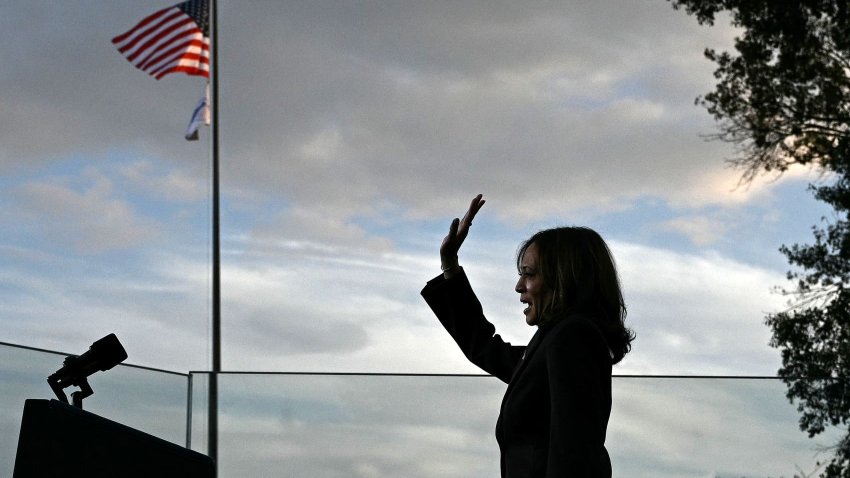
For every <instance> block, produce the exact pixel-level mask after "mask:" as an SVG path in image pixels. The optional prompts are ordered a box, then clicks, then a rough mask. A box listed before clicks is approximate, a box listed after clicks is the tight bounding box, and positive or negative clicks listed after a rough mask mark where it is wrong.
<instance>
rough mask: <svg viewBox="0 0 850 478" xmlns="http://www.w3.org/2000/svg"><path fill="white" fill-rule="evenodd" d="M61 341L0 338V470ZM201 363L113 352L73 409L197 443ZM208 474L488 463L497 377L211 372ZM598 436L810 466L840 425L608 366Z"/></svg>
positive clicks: (483, 467)
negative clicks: (214, 458) (160, 361)
mask: <svg viewBox="0 0 850 478" xmlns="http://www.w3.org/2000/svg"><path fill="white" fill-rule="evenodd" d="M64 355H65V354H61V353H57V352H52V351H46V350H39V349H34V348H30V347H23V346H19V345H13V344H5V343H0V381H2V386H0V430H2V433H0V476H11V472H12V469H13V467H14V458H15V451H16V446H17V437H18V431H19V429H20V419H21V411H22V408H23V403H24V400H26V399H28V398H52V391H51V390H50V387H49V386H48V385H47V383H46V381H45V379H46V377H47V375H49V374H50V373H52V372H53V371H55V370H56V369H57V368H58V367H59V366H60V365H61V363H62V360H63V358H64ZM208 377H209V375H208V373H207V372H192V373H189V374H180V373H174V372H169V371H164V370H156V369H150V368H144V367H136V366H128V365H119V366H117V367H115V368H114V369H112V370H110V371H108V372H103V373H99V374H95V375H93V376H92V377H90V383H91V385H92V387H93V388H94V390H95V394H94V395H92V396H91V397H89V398H87V399H86V401H85V408H86V410H89V411H92V412H94V413H97V414H99V415H101V416H104V417H107V418H109V419H111V420H114V421H118V422H120V423H123V424H126V425H129V426H131V427H134V428H138V429H140V430H143V431H145V432H147V433H150V434H152V435H155V436H158V437H160V438H163V439H166V440H168V441H171V442H173V443H177V444H180V445H187V444H188V445H189V446H190V447H191V448H192V449H195V450H197V451H200V452H203V453H205V452H206V440H207V428H206V420H207V415H206V402H207V388H206V384H207V382H208V380H207V379H208ZM218 389H219V399H218V408H219V420H218V426H219V447H218V449H219V475H218V476H219V477H221V478H229V477H240V478H241V477H245V478H250V477H258V478H259V477H267V476H286V477H311V478H313V477H398V476H402V477H406V478H418V477H428V478H438V477H446V478H449V477H463V478H476V477H481V478H484V477H486V478H491V477H493V476H498V474H499V473H498V463H499V457H498V447H497V445H496V441H495V438H494V434H493V430H494V426H495V422H496V417H497V415H498V410H499V404H500V402H501V398H502V394H503V393H504V389H505V385H504V384H502V383H501V382H500V381H498V380H497V379H495V378H492V377H488V376H484V375H480V376H478V375H420V374H374V373H364V374H338V373H329V374H325V373H231V372H226V373H221V374H219V379H218ZM613 389H614V405H613V412H612V416H611V421H610V425H609V428H608V440H607V447H608V450H609V453H610V455H611V461H612V463H613V467H614V476H620V477H626V476H628V477H653V478H665V477H676V478H679V477H695V478H697V477H698V478H705V477H715V478H721V477H723V478H730V477H740V476H747V477H751V478H752V477H768V476H772V477H777V476H785V477H792V476H794V475H795V474H797V475H801V476H807V475H808V476H817V473H813V472H814V471H815V470H816V468H817V465H816V463H817V462H819V461H820V462H823V461H824V460H825V459H826V458H827V456H828V453H826V452H824V451H823V450H824V449H826V448H827V447H828V446H829V445H831V444H833V443H835V441H836V440H837V439H838V437H839V434H840V431H837V430H833V431H828V432H827V433H825V434H823V435H821V436H818V437H815V438H814V439H809V438H808V437H807V436H806V435H805V434H804V433H803V432H801V431H799V429H798V428H797V420H798V412H797V411H796V409H795V406H794V405H792V404H790V403H789V402H788V400H787V399H786V398H785V385H784V384H783V383H782V382H781V381H780V380H778V379H776V378H771V377H681V376H676V377H671V376H616V377H615V378H614V382H613Z"/></svg>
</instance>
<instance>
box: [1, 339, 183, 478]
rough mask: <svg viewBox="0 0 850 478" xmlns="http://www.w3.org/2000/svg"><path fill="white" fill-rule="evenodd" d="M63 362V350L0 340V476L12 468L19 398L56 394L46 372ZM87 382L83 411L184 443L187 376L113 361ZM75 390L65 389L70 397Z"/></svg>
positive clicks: (6, 473)
mask: <svg viewBox="0 0 850 478" xmlns="http://www.w3.org/2000/svg"><path fill="white" fill-rule="evenodd" d="M82 352H84V351H81V353H82ZM64 360H65V355H63V354H59V353H52V352H42V351H37V350H31V349H26V348H20V347H14V346H9V345H4V344H0V430H3V432H2V433H0V476H12V471H13V470H14V466H15V465H14V463H15V454H16V452H17V446H18V434H19V433H20V429H21V415H22V412H23V409H24V401H25V400H26V399H29V398H35V399H52V398H56V396H55V395H54V394H53V390H51V388H50V386H49V385H48V384H47V376H48V375H50V374H52V373H53V372H55V371H57V370H59V368H60V367H61V366H62V362H63V361H64ZM88 381H89V384H90V385H91V387H92V389H93V390H94V395H92V396H90V397H88V398H86V399H84V400H83V408H84V409H85V410H87V411H90V412H92V413H95V414H97V415H100V416H102V417H105V418H108V419H110V420H113V421H116V422H119V423H122V424H124V425H127V426H130V427H133V428H136V429H139V430H142V431H144V432H146V433H149V434H151V435H154V436H157V437H159V438H162V439H164V440H168V441H170V442H173V443H176V444H178V445H185V444H186V419H187V416H186V414H187V390H188V388H187V383H188V382H187V381H188V377H187V376H186V375H183V374H176V373H169V372H162V371H155V370H148V369H141V368H137V367H129V366H125V365H118V366H116V367H115V368H113V369H111V370H107V371H105V372H97V373H95V374H94V375H92V376H90V377H89V380H88ZM75 390H76V388H75V387H69V388H67V389H66V394H67V395H68V397H69V400H70V393H71V392H73V391H75Z"/></svg>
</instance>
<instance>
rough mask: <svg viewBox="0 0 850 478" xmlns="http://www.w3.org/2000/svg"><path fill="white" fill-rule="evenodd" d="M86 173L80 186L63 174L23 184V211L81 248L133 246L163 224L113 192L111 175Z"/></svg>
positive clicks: (61, 240) (53, 237)
mask: <svg viewBox="0 0 850 478" xmlns="http://www.w3.org/2000/svg"><path fill="white" fill-rule="evenodd" d="M87 175H88V176H89V179H90V184H89V185H87V186H86V187H84V189H83V190H82V191H78V190H77V189H75V188H73V187H71V186H70V185H68V184H64V182H63V181H62V180H61V179H58V180H47V181H31V182H28V183H26V184H24V185H22V186H21V187H20V188H18V190H17V191H16V193H17V194H16V199H17V202H18V203H19V206H20V208H21V210H20V214H21V215H22V216H23V217H24V218H25V219H26V220H27V222H28V224H30V225H35V226H36V227H39V228H41V229H43V230H44V231H45V234H44V237H45V238H47V239H48V240H50V241H53V242H55V243H58V244H60V245H63V246H64V245H69V246H70V247H72V248H73V249H74V250H75V251H77V252H79V253H82V254H96V253H101V252H105V251H113V250H121V249H124V250H126V249H131V248H134V247H137V246H138V245H139V244H142V243H144V242H146V241H149V240H150V239H152V238H154V237H156V236H157V234H158V233H159V224H158V223H157V222H156V221H155V220H153V219H151V218H147V217H143V216H141V215H139V214H138V213H137V212H136V211H135V210H134V208H133V205H132V204H131V203H129V202H128V201H126V200H123V199H120V198H117V197H115V195H114V191H113V187H112V181H111V180H109V179H108V178H107V177H105V176H103V175H101V174H100V173H99V172H97V171H94V170H90V171H89V172H88V174H87Z"/></svg>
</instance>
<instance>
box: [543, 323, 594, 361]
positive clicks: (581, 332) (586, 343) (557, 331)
mask: <svg viewBox="0 0 850 478" xmlns="http://www.w3.org/2000/svg"><path fill="white" fill-rule="evenodd" d="M548 328H549V330H548V331H547V332H546V335H547V337H548V338H549V342H550V343H551V344H552V345H553V346H555V347H564V348H565V349H583V350H588V349H593V350H597V349H598V350H599V351H600V352H601V351H604V352H605V354H606V355H609V356H610V349H609V347H608V342H607V341H606V340H605V336H604V335H603V334H602V330H601V329H600V328H599V326H598V325H597V324H596V322H595V321H594V320H593V318H592V317H590V316H587V315H583V314H573V315H569V316H566V317H564V318H563V319H561V320H558V321H556V322H554V323H551V324H548Z"/></svg>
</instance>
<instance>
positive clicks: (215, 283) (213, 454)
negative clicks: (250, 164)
mask: <svg viewBox="0 0 850 478" xmlns="http://www.w3.org/2000/svg"><path fill="white" fill-rule="evenodd" d="M209 26H210V55H211V58H210V79H211V89H212V91H211V92H210V95H211V98H210V103H211V104H210V108H211V113H212V373H210V382H209V402H208V407H207V412H208V422H209V426H208V429H207V431H208V438H207V451H208V454H209V456H210V458H212V459H213V462H214V463H215V467H216V469H218V373H219V372H221V243H220V240H219V235H220V228H219V188H218V172H219V171H218V104H219V103H218V6H217V5H216V0H210V25H209Z"/></svg>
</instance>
